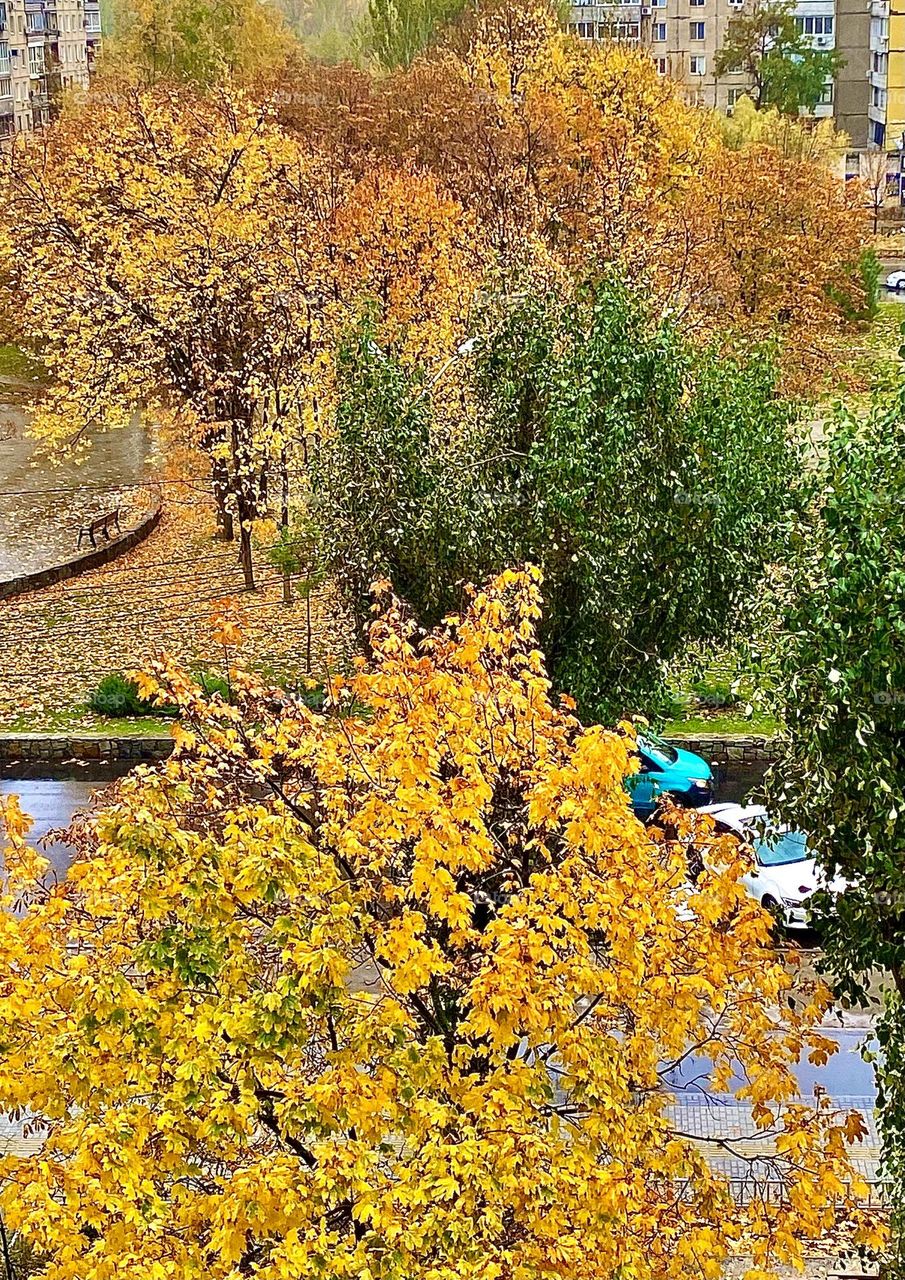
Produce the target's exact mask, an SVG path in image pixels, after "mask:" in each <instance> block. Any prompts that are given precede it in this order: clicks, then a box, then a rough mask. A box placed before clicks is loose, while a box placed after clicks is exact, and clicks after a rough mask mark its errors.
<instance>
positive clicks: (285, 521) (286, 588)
mask: <svg viewBox="0 0 905 1280" xmlns="http://www.w3.org/2000/svg"><path fill="white" fill-rule="evenodd" d="M280 479H281V480H282V501H281V504H280V531H281V533H282V534H283V538H284V540H285V538H286V535H287V534H288V533H289V468H288V466H287V465H286V447H285V445H284V446H283V448H282V450H281V451H280ZM283 604H292V580H291V578H290V575H289V570H288V568H284V569H283Z"/></svg>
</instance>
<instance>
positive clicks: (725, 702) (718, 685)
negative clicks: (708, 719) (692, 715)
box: [691, 680, 741, 711]
mask: <svg viewBox="0 0 905 1280" xmlns="http://www.w3.org/2000/svg"><path fill="white" fill-rule="evenodd" d="M691 691H692V693H693V694H694V696H695V700H696V701H697V703H698V705H699V706H702V707H705V708H706V709H707V710H708V711H723V710H725V709H726V708H728V707H737V706H738V704H739V702H740V701H741V699H740V698H739V696H738V694H737V693H736V692H735V690H734V689H733V688H732V685H731V684H727V683H725V682H724V681H722V680H696V681H695V683H694V684H693V685H692V686H691Z"/></svg>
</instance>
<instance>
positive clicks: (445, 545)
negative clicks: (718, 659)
mask: <svg viewBox="0 0 905 1280" xmlns="http://www.w3.org/2000/svg"><path fill="white" fill-rule="evenodd" d="M478 329H479V338H478V339H476V340H475V342H474V346H473V350H471V351H470V353H469V354H467V355H462V356H461V358H460V360H458V361H455V362H454V363H453V368H452V370H451V371H450V373H449V375H448V376H449V377H455V376H456V374H457V373H458V374H459V378H458V381H459V383H460V387H459V391H460V396H459V398H458V399H457V397H456V396H450V395H449V394H448V390H449V389H448V387H447V386H446V384H445V382H444V381H440V382H439V383H438V384H437V386H436V391H435V389H434V388H433V387H431V386H429V385H427V384H425V383H424V381H423V380H419V378H418V377H415V378H411V377H409V376H407V375H406V373H405V372H404V370H403V369H402V368H401V367H400V366H399V365H398V364H397V363H396V362H394V360H393V359H392V357H391V356H390V355H388V354H387V353H385V352H384V351H382V350H381V349H380V348H379V347H378V346H377V344H376V343H375V342H374V341H373V339H372V337H371V336H370V335H369V334H368V333H363V334H360V335H358V339H357V341H356V342H355V343H352V344H350V345H349V347H348V348H347V350H346V352H345V355H344V359H343V362H342V367H341V371H340V374H341V376H340V382H341V391H342V395H341V404H340V409H339V413H338V417H337V423H336V430H335V431H334V432H333V433H331V435H330V438H329V439H327V440H326V441H325V442H324V443H323V444H322V445H321V448H320V450H319V455H318V457H317V458H316V459H315V466H314V484H315V502H316V505H317V508H318V510H319V513H320V520H321V524H322V528H323V535H322V536H323V539H324V548H325V554H326V557H327V560H328V561H329V562H330V564H331V566H332V568H333V571H334V573H335V574H336V576H337V578H338V580H339V581H340V583H341V584H342V585H343V587H344V589H345V592H346V595H347V597H348V598H349V600H350V602H351V603H352V605H353V608H355V609H356V610H357V611H358V614H359V616H360V617H362V618H363V617H364V616H365V605H366V587H367V584H368V583H369V582H370V581H371V580H372V578H373V577H374V575H375V574H379V573H387V574H389V575H390V576H391V577H392V579H393V581H394V582H395V583H396V585H397V588H398V589H399V590H400V593H401V594H402V595H403V596H404V598H405V599H407V600H408V602H409V603H410V604H411V606H412V607H413V609H414V611H415V613H416V615H417V617H418V618H419V620H420V621H422V622H423V623H425V624H426V625H428V624H432V623H434V622H436V621H437V619H438V618H440V617H442V615H443V614H444V613H445V612H447V611H448V610H450V609H454V608H457V607H458V606H459V605H460V603H461V585H462V583H463V581H467V580H477V579H479V578H481V577H483V576H485V575H486V574H488V573H490V572H493V571H494V570H496V569H497V568H498V567H500V566H505V565H508V564H514V563H522V562H532V563H536V564H539V565H540V566H541V567H542V569H543V572H544V583H545V587H544V590H545V595H546V599H547V612H546V615H545V622H544V629H543V643H544V646H545V649H546V651H547V653H548V656H549V659H550V661H551V665H552V672H553V676H554V679H555V680H556V682H557V684H558V685H559V686H560V687H561V688H569V689H570V690H571V691H572V692H574V693H576V695H577V696H578V698H579V701H580V704H581V706H582V708H583V710H584V711H586V712H588V713H590V714H595V715H601V716H612V715H615V714H618V713H621V712H624V711H628V710H637V709H641V710H645V711H650V710H652V709H655V708H656V706H658V705H659V704H660V702H661V700H662V698H663V680H664V671H665V666H666V664H667V663H668V662H669V660H670V659H672V658H673V657H675V655H676V654H678V653H679V652H681V651H682V650H683V648H684V647H685V646H686V645H687V644H688V643H689V642H691V641H693V640H702V639H706V638H712V637H720V638H723V637H725V636H726V635H727V633H730V632H732V631H733V630H735V629H736V628H737V627H739V625H740V624H741V623H742V621H743V620H744V615H745V604H746V600H747V599H748V598H749V597H750V593H751V589H752V586H753V584H754V583H755V582H756V581H757V580H758V578H759V576H760V574H761V572H762V569H763V566H764V563H765V561H766V560H767V559H768V558H769V557H770V556H771V555H773V554H774V553H775V552H776V549H777V546H778V531H779V528H780V525H781V523H782V520H783V517H784V515H785V513H786V508H787V505H788V491H789V487H790V484H791V478H792V476H793V474H794V472H795V470H796V455H795V451H794V449H793V448H792V447H791V445H790V443H789V432H788V425H789V417H790V409H789V406H788V405H787V404H786V403H784V402H782V401H781V400H779V399H778V398H777V397H776V395H775V394H774V389H773V377H772V371H771V368H770V363H769V360H767V359H765V358H764V357H763V354H762V353H761V354H760V355H758V356H757V357H756V358H752V359H744V358H741V357H739V358H726V357H721V356H719V355H717V354H716V353H713V352H701V351H700V350H695V349H693V348H692V347H690V346H689V345H688V343H687V342H686V341H685V340H684V339H683V338H682V336H681V335H680V333H679V332H678V329H677V328H676V327H675V326H674V325H672V324H670V323H668V322H664V321H657V320H655V319H653V318H651V317H650V316H649V315H648V312H647V309H646V305H645V304H644V303H643V302H642V301H641V300H640V299H639V298H638V297H637V296H635V295H634V294H632V293H631V292H629V291H628V290H627V289H626V288H624V287H623V286H622V285H620V284H618V283H613V282H607V283H603V284H601V285H599V286H597V287H595V288H594V289H592V290H589V291H588V292H587V293H585V294H584V295H583V296H582V297H580V298H578V299H576V300H573V301H571V302H564V301H563V300H562V299H561V298H560V297H559V296H557V295H556V294H554V293H553V292H552V291H551V292H540V293H538V292H534V293H531V292H529V293H527V294H523V295H521V296H516V297H515V299H514V300H512V301H502V302H498V303H496V304H495V305H493V306H492V307H491V308H490V309H489V310H488V312H487V314H485V315H484V317H483V318H482V319H481V320H480V322H479V324H478ZM451 402H455V403H456V404H458V405H459V410H458V411H457V412H456V413H451V412H450V411H449V410H448V409H447V408H446V406H448V405H449V404H450V403H451ZM463 404H464V405H465V406H466V407H465V408H464V409H463V408H462V405H463ZM447 416H449V417H450V418H451V419H452V420H450V421H447Z"/></svg>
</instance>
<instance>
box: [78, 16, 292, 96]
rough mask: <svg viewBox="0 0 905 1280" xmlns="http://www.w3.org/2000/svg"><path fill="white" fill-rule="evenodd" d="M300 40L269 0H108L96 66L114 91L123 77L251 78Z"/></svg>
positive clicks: (144, 80)
mask: <svg viewBox="0 0 905 1280" xmlns="http://www.w3.org/2000/svg"><path fill="white" fill-rule="evenodd" d="M296 48H297V45H296V41H295V40H294V39H293V36H292V33H291V31H290V30H289V29H288V27H287V26H286V24H285V22H284V21H283V19H282V18H281V16H280V13H279V10H278V9H277V8H275V7H274V5H272V4H271V3H269V0H200V2H199V0H108V4H107V8H106V19H105V36H104V42H103V45H102V47H101V55H100V63H99V68H98V71H99V74H100V77H101V82H102V85H103V84H104V83H105V82H106V81H107V79H108V77H109V79H110V81H111V85H110V87H111V89H112V91H113V92H116V86H117V85H118V84H119V83H120V82H121V81H122V80H123V79H124V78H125V79H129V80H135V81H137V82H138V83H140V84H144V85H148V84H154V83H155V82H157V81H160V80H185V81H188V82H189V83H192V84H197V85H201V86H210V85H213V84H216V83H217V82H218V81H219V80H222V79H223V78H224V77H232V78H234V79H236V80H238V81H240V82H250V81H254V80H256V79H258V78H259V77H261V76H262V75H265V74H270V73H272V72H273V69H274V68H275V67H278V66H279V65H280V64H281V63H284V62H285V61H286V60H287V59H288V58H289V57H290V56H291V54H292V53H293V52H294V51H295V49H296Z"/></svg>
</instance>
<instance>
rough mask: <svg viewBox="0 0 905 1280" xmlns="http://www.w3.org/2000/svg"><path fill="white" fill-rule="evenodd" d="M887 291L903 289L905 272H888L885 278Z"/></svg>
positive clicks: (904, 286) (904, 287)
mask: <svg viewBox="0 0 905 1280" xmlns="http://www.w3.org/2000/svg"><path fill="white" fill-rule="evenodd" d="M886 287H887V289H896V290H898V289H905V271H890V273H889V275H888V276H887V277H886Z"/></svg>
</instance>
